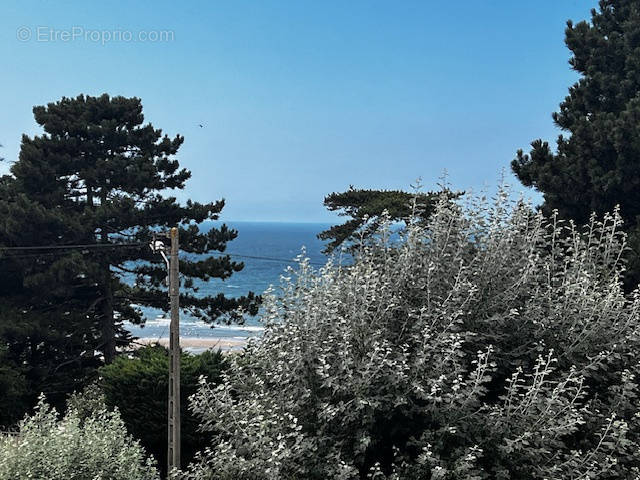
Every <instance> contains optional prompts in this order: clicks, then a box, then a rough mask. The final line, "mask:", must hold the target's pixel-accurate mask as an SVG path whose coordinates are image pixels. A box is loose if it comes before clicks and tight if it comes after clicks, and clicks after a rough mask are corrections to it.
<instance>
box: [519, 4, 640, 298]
mask: <svg viewBox="0 0 640 480" xmlns="http://www.w3.org/2000/svg"><path fill="white" fill-rule="evenodd" d="M591 15H592V18H591V21H590V22H586V21H583V22H580V23H578V24H576V25H574V24H573V23H572V22H571V21H569V22H568V24H567V29H566V40H565V41H566V44H567V46H568V47H569V50H571V52H572V55H573V56H572V57H571V59H570V61H569V63H570V65H571V67H572V68H573V69H574V70H575V71H576V72H578V73H579V74H580V79H579V80H578V82H576V83H575V84H574V85H573V86H572V87H571V88H570V89H569V95H568V96H567V97H566V98H565V100H564V101H563V102H562V103H561V104H560V110H559V111H558V112H555V113H554V114H553V120H554V122H555V124H556V125H557V126H558V127H559V128H561V129H562V130H563V132H566V133H563V134H562V135H560V136H559V137H558V139H557V144H556V150H555V151H554V150H553V149H552V148H551V147H550V146H549V144H548V143H547V142H543V141H542V140H536V141H534V142H533V143H532V144H531V146H532V149H531V151H530V152H529V154H525V153H523V151H522V150H520V151H518V153H517V158H516V159H515V160H513V162H512V168H513V171H514V172H515V174H516V176H517V177H518V178H519V179H520V181H521V182H522V183H523V184H524V185H526V186H530V187H534V188H536V189H537V190H539V191H540V192H542V193H543V195H544V203H543V205H542V209H543V211H544V212H545V213H546V214H547V215H549V214H550V213H551V212H552V210H554V209H557V210H558V212H559V214H560V216H561V217H564V218H572V219H574V220H575V221H576V222H577V223H578V224H583V223H586V222H588V220H589V217H590V215H591V213H592V212H596V213H597V214H600V215H601V214H602V213H604V212H606V211H612V210H613V209H614V207H615V206H616V205H617V204H619V205H620V208H621V213H622V216H623V218H624V219H625V221H626V228H627V231H628V232H629V233H630V234H631V237H630V241H631V247H632V248H633V250H635V252H640V248H638V247H640V231H639V229H638V227H639V220H640V140H639V139H640V2H638V1H637V0H601V1H600V8H599V10H595V9H594V10H592V12H591ZM630 260H631V264H630V273H631V275H630V276H629V277H628V280H629V283H630V285H629V286H631V285H632V284H637V283H638V279H640V262H639V261H638V260H639V257H638V255H637V253H633V252H632V253H631V257H630Z"/></svg>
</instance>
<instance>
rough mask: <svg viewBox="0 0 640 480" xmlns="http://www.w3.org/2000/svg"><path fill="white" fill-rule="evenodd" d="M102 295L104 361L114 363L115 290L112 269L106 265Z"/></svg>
mask: <svg viewBox="0 0 640 480" xmlns="http://www.w3.org/2000/svg"><path fill="white" fill-rule="evenodd" d="M103 283H104V284H103V290H102V295H103V297H104V299H103V300H102V312H101V320H102V342H103V347H102V352H103V353H104V363H106V364H107V365H108V364H110V363H112V362H113V360H114V359H115V358H116V329H115V325H114V322H113V292H112V291H111V270H110V268H109V265H107V266H106V270H105V275H104V277H103Z"/></svg>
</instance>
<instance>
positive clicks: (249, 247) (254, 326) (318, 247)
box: [125, 222, 331, 340]
mask: <svg viewBox="0 0 640 480" xmlns="http://www.w3.org/2000/svg"><path fill="white" fill-rule="evenodd" d="M225 223H226V225H227V226H229V227H231V228H234V229H236V230H237V231H238V236H237V238H235V239H234V240H232V241H231V242H228V243H227V250H226V252H225V253H228V254H231V255H232V259H233V260H234V261H241V262H243V263H244V269H243V270H242V271H240V272H236V273H234V274H233V275H231V277H230V278H228V279H226V280H224V281H223V280H220V279H217V278H216V279H211V280H210V281H208V282H199V283H196V285H197V286H198V287H199V292H198V294H199V295H203V296H208V295H217V294H219V293H224V294H225V295H226V296H228V297H240V296H242V295H246V294H247V293H248V292H254V293H256V294H260V293H262V292H264V291H265V290H266V289H267V288H268V287H269V286H270V285H274V286H277V285H278V284H279V283H280V277H281V275H284V274H285V273H286V269H287V266H292V267H294V268H295V267H296V261H295V259H296V257H298V256H299V255H300V254H302V253H303V252H304V256H305V257H307V258H309V261H310V262H312V263H314V264H324V263H325V262H326V261H327V259H328V258H327V256H326V255H325V254H324V253H323V249H324V247H325V242H323V241H321V240H319V239H318V238H317V234H318V233H320V232H321V231H323V230H326V229H327V228H329V227H330V226H331V224H328V223H288V222H225ZM219 224H220V223H218V222H210V223H204V224H203V225H202V227H201V228H202V230H203V231H207V230H208V229H209V228H211V227H212V226H216V225H219ZM256 257H261V258H256ZM167 302H168V298H167ZM142 311H143V313H144V317H145V319H146V321H145V324H144V326H138V325H132V324H130V323H125V328H127V329H128V330H129V331H130V332H131V333H132V334H133V335H134V336H135V337H139V338H152V339H158V340H161V339H166V338H168V337H169V318H168V317H169V315H168V314H167V313H165V312H163V311H162V310H157V309H153V308H142ZM262 329H263V327H262V325H261V323H260V319H259V316H256V317H250V316H247V318H246V319H245V321H244V324H243V325H237V324H234V325H219V324H218V325H210V324H207V323H204V322H203V321H201V320H199V319H197V318H194V317H193V316H192V315H190V314H189V313H188V312H180V336H181V337H186V338H188V337H192V338H227V339H237V340H242V339H246V338H248V337H251V336H254V335H259V334H260V332H261V331H262Z"/></svg>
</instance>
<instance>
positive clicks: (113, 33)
mask: <svg viewBox="0 0 640 480" xmlns="http://www.w3.org/2000/svg"><path fill="white" fill-rule="evenodd" d="M16 38H17V39H18V40H19V41H21V42H29V41H34V42H41V43H55V42H59V43H70V42H93V43H100V44H101V45H106V44H107V43H116V42H122V43H130V42H148V43H154V42H172V41H174V40H175V33H174V31H173V30H138V31H133V30H125V29H121V28H113V29H87V28H84V27H81V26H73V27H70V28H55V27H49V26H43V25H40V26H37V27H27V26H22V27H19V28H18V29H17V30H16Z"/></svg>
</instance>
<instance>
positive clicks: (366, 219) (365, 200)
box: [318, 186, 461, 253]
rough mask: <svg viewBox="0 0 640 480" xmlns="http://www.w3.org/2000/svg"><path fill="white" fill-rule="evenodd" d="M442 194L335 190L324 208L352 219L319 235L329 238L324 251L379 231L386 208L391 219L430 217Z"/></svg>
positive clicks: (355, 241) (456, 195) (328, 196)
mask: <svg viewBox="0 0 640 480" xmlns="http://www.w3.org/2000/svg"><path fill="white" fill-rule="evenodd" d="M445 191H446V193H447V194H448V195H449V196H450V198H452V199H453V198H457V197H459V196H460V195H461V192H458V193H453V192H450V191H449V190H445ZM439 195H441V194H440V193H435V192H427V193H420V192H417V193H411V192H404V191H402V190H365V189H357V188H354V187H353V186H351V187H350V188H349V190H347V191H346V192H342V193H337V192H333V193H331V194H329V195H327V196H326V197H325V199H324V205H325V207H327V209H328V210H330V211H332V212H335V211H337V212H339V213H338V214H339V215H342V216H347V217H351V219H350V220H347V221H346V222H344V223H342V224H340V225H334V226H332V227H331V228H329V229H327V230H325V231H323V232H320V233H319V234H318V238H319V239H320V240H329V243H328V244H327V246H326V248H325V253H331V252H333V251H334V250H335V249H337V248H338V247H340V246H341V245H346V246H353V244H354V243H357V242H358V240H359V238H360V237H361V236H362V237H365V238H366V237H369V236H370V235H371V234H372V233H373V232H375V231H376V230H378V228H379V227H380V222H381V221H382V215H383V213H384V212H385V211H386V215H387V218H388V219H389V220H390V221H392V222H401V221H404V220H406V219H408V218H409V217H411V216H412V215H417V216H420V218H422V219H427V218H429V216H430V215H431V213H433V210H434V207H435V205H436V203H437V201H438V198H439ZM414 201H415V205H414ZM414 209H415V211H414Z"/></svg>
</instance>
